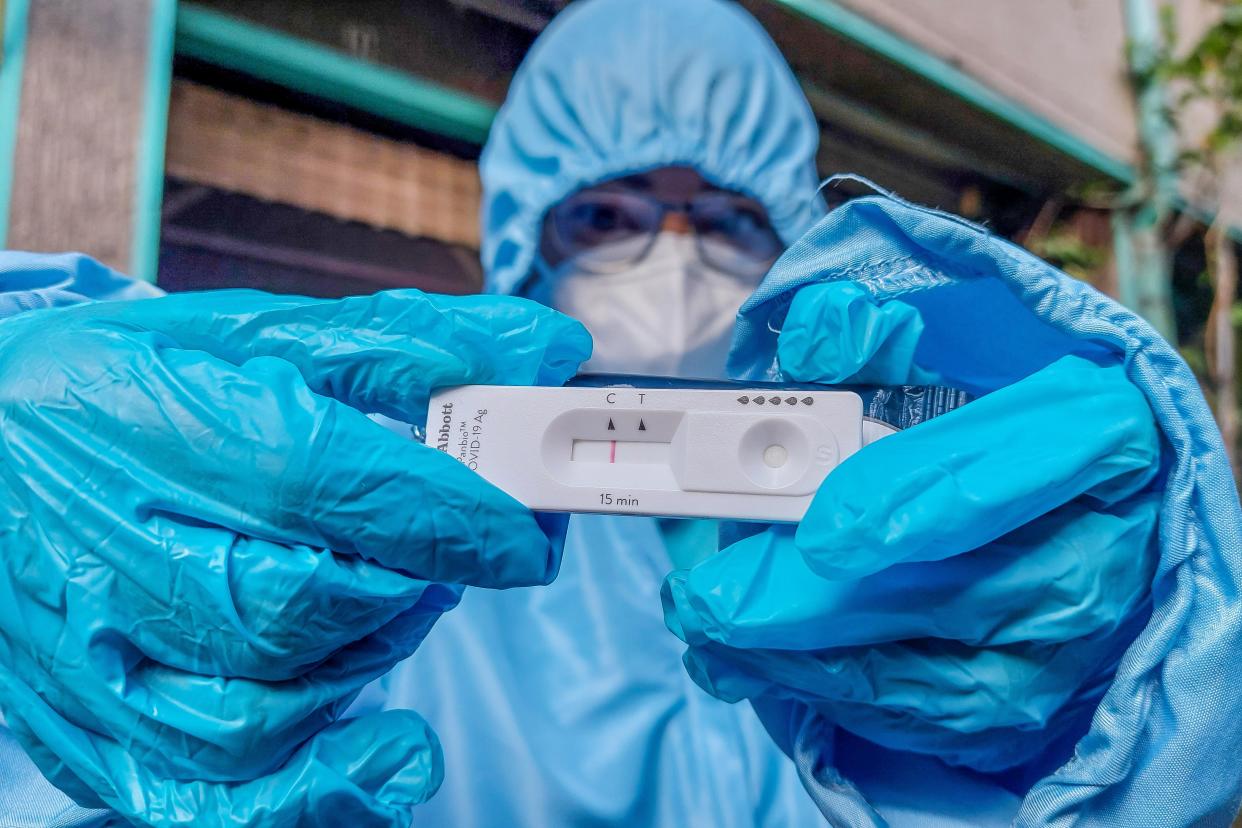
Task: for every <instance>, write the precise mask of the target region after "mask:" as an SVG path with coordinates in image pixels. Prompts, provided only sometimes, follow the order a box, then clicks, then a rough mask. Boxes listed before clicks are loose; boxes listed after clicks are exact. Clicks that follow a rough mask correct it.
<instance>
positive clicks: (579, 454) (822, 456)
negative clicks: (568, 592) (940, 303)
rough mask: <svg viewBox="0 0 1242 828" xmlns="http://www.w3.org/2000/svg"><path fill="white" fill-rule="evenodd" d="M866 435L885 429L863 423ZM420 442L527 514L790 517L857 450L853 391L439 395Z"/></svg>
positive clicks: (797, 515) (470, 391)
mask: <svg viewBox="0 0 1242 828" xmlns="http://www.w3.org/2000/svg"><path fill="white" fill-rule="evenodd" d="M867 423H868V427H867V432H868V433H867V438H868V441H869V440H870V439H874V438H875V437H877V436H880V435H881V434H883V433H889V432H891V431H892V429H891V428H890V427H888V426H884V425H883V424H879V423H875V422H874V421H867ZM426 442H427V444H428V445H429V446H432V447H434V448H437V449H439V450H440V451H443V452H446V453H447V454H450V455H452V456H453V457H455V458H457V459H458V460H459V461H460V462H462V463H464V464H466V465H467V466H469V467H470V468H471V469H474V470H475V471H477V472H478V473H479V474H480V475H482V476H483V477H484V478H485V479H487V480H488V481H490V482H491V483H493V484H494V485H496V486H497V487H499V488H500V489H502V490H504V491H505V492H507V493H509V494H510V495H511V496H513V497H514V498H515V499H517V500H518V501H520V502H521V503H523V504H525V505H526V506H528V507H530V508H531V509H534V510H541V511H558V512H602V513H619V514H639V515H667V516H679V517H715V518H727V519H732V520H757V521H773V522H781V521H797V520H799V519H801V518H802V516H803V514H805V512H806V510H807V508H808V507H809V506H810V503H811V499H812V497H814V495H815V492H816V490H817V489H818V488H819V485H820V483H822V482H823V480H824V478H825V477H826V476H827V475H828V473H829V472H831V471H832V470H833V469H834V468H836V467H837V466H838V465H839V464H840V463H841V462H842V461H843V460H845V459H846V458H848V457H849V456H850V455H852V454H854V453H855V452H857V451H858V450H859V448H861V447H862V445H863V444H864V416H863V401H862V398H861V397H860V396H859V395H858V394H857V393H854V392H853V391H838V390H826V391H825V390H815V391H811V390H792V389H774V388H762V389H761V388H755V389H751V390H747V389H746V388H745V387H743V386H739V387H730V388H727V389H704V388H659V387H645V388H644V387H629V386H603V387H567V388H532V387H511V386H488V385H468V386H460V387H457V388H449V389H445V390H442V391H440V392H439V393H437V394H436V395H434V396H433V397H432V400H431V405H430V407H429V409H428V415H427V428H426Z"/></svg>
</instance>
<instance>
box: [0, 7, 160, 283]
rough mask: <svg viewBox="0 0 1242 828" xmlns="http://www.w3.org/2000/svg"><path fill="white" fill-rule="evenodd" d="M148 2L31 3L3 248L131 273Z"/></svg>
mask: <svg viewBox="0 0 1242 828" xmlns="http://www.w3.org/2000/svg"><path fill="white" fill-rule="evenodd" d="M150 16H151V4H150V2H149V0H35V2H32V3H31V4H30V21H29V29H28V33H27V39H26V60H25V71H24V73H23V78H22V97H21V115H20V118H19V120H18V125H17V146H16V151H15V153H14V175H13V196H12V202H11V207H10V225H9V234H8V239H7V244H8V246H9V247H13V248H17V249H26V250H46V251H56V250H81V251H83V252H85V253H88V254H90V255H92V256H94V257H96V258H98V259H100V260H101V261H103V262H105V263H106V264H108V265H111V266H113V267H117V268H120V269H126V268H128V266H129V255H130V239H131V229H132V228H131V224H132V221H133V196H134V187H135V183H136V166H135V162H136V160H137V159H136V157H135V156H136V153H137V152H138V147H139V143H140V142H139V135H140V132H141V127H142V100H143V89H144V78H145V69H146V54H147V48H148V26H149V25H150V23H149V21H150Z"/></svg>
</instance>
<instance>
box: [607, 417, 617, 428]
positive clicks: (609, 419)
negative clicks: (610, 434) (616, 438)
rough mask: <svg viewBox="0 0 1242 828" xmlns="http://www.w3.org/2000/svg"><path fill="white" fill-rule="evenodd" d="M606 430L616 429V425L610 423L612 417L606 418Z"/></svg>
mask: <svg viewBox="0 0 1242 828" xmlns="http://www.w3.org/2000/svg"><path fill="white" fill-rule="evenodd" d="M608 430H609V431H616V430H617V427H616V426H615V425H613V424H612V417H609V418H608Z"/></svg>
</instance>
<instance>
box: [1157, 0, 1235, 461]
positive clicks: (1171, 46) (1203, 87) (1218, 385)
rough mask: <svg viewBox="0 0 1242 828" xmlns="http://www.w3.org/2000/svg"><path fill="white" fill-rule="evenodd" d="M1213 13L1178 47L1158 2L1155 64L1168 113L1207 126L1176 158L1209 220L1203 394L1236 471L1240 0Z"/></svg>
mask: <svg viewBox="0 0 1242 828" xmlns="http://www.w3.org/2000/svg"><path fill="white" fill-rule="evenodd" d="M1215 2H1216V4H1217V5H1218V6H1219V7H1220V17H1219V19H1218V20H1217V21H1216V22H1215V23H1214V24H1213V25H1212V26H1210V27H1209V28H1208V29H1207V31H1205V32H1204V33H1203V35H1202V36H1201V37H1200V38H1199V40H1198V41H1197V42H1195V43H1194V44H1193V45H1191V46H1190V48H1189V49H1188V50H1186V51H1185V52H1184V53H1182V54H1179V53H1178V50H1177V49H1176V46H1175V44H1176V43H1177V42H1178V31H1177V24H1176V15H1175V9H1174V7H1173V6H1172V5H1165V6H1163V7H1162V9H1161V21H1162V28H1163V30H1164V31H1163V34H1164V37H1163V41H1164V46H1163V47H1162V53H1161V55H1160V59H1159V61H1158V62H1157V64H1156V72H1157V74H1158V76H1159V77H1160V79H1161V80H1162V81H1164V82H1166V83H1168V84H1170V86H1171V87H1173V88H1174V89H1175V90H1178V95H1177V97H1176V98H1175V99H1174V100H1173V101H1172V103H1171V106H1170V111H1169V118H1170V119H1171V120H1172V122H1173V123H1174V124H1175V125H1176V126H1178V127H1179V130H1178V131H1179V133H1180V134H1181V135H1182V136H1186V135H1187V134H1188V132H1189V124H1188V122H1189V121H1190V120H1191V118H1192V117H1193V115H1195V114H1199V115H1205V116H1206V117H1207V120H1208V126H1207V129H1206V130H1204V131H1203V132H1202V137H1200V138H1198V139H1197V140H1195V141H1194V143H1193V144H1191V145H1187V146H1185V147H1183V149H1182V152H1181V154H1180V156H1179V159H1178V164H1179V166H1180V167H1181V169H1182V170H1183V171H1184V172H1186V173H1189V175H1188V176H1187V177H1186V178H1187V180H1189V181H1190V182H1192V183H1191V186H1192V188H1193V192H1192V193H1191V197H1192V198H1193V199H1194V200H1195V201H1196V202H1197V203H1199V204H1203V205H1207V206H1209V207H1210V208H1211V209H1212V211H1213V213H1214V216H1213V219H1212V222H1211V225H1210V226H1209V227H1208V230H1207V232H1206V233H1205V234H1204V245H1205V253H1206V261H1207V276H1208V278H1209V280H1210V282H1211V284H1212V288H1213V302H1212V308H1211V311H1210V313H1209V316H1208V323H1207V329H1206V331H1205V337H1204V350H1203V359H1202V366H1203V368H1204V369H1205V370H1206V376H1207V380H1208V383H1207V384H1208V390H1209V396H1210V398H1212V399H1213V401H1214V403H1215V405H1214V408H1215V411H1216V417H1217V422H1218V423H1219V424H1220V429H1221V433H1222V434H1223V435H1224V438H1225V445H1226V447H1227V450H1228V451H1229V452H1230V457H1231V461H1232V462H1233V464H1234V472H1235V475H1236V474H1237V472H1238V448H1239V445H1238V438H1239V428H1238V422H1239V411H1238V390H1237V385H1238V376H1237V373H1238V372H1237V365H1238V359H1237V357H1238V345H1237V342H1238V337H1237V330H1238V327H1239V324H1240V323H1242V305H1239V303H1238V286H1237V280H1238V259H1237V254H1236V250H1235V247H1234V240H1233V239H1232V238H1231V237H1230V233H1231V228H1232V227H1234V226H1236V225H1237V222H1238V221H1239V219H1242V209H1240V208H1242V205H1240V204H1238V203H1236V202H1237V200H1238V198H1239V196H1238V190H1239V189H1240V188H1242V173H1240V172H1239V170H1240V169H1242V153H1239V148H1240V146H1242V0H1215ZM1231 197H1232V199H1233V200H1234V203H1230V198H1231Z"/></svg>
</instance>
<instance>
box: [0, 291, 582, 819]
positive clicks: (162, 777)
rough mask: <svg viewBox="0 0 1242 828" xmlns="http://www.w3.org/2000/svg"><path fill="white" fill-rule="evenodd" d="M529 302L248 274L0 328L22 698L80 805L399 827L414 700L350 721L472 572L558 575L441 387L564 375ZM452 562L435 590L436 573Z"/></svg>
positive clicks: (5, 695)
mask: <svg viewBox="0 0 1242 828" xmlns="http://www.w3.org/2000/svg"><path fill="white" fill-rule="evenodd" d="M589 351H590V340H589V337H588V336H587V334H586V332H585V330H584V329H583V328H582V327H581V326H580V325H579V324H578V323H576V322H574V321H572V320H570V319H568V318H567V317H564V316H561V315H560V314H557V313H555V312H554V311H551V310H548V309H546V308H543V307H541V306H539V305H536V304H534V303H531V302H526V301H523V300H518V299H506V298H496V297H481V296H478V297H469V298H447V297H433V296H427V295H424V294H422V293H420V292H418V291H399V292H390V293H381V294H377V295H375V296H371V297H358V298H352V299H344V300H340V301H322V300H313V299H304V298H300V297H280V296H271V295H267V294H261V293H256V292H250V291H220V292H214V293H204V294H181V295H178V296H172V297H167V298H163V299H151V300H146V301H140V302H102V303H98V304H94V305H83V306H79V307H72V308H65V309H56V310H41V311H31V312H28V313H25V314H22V315H19V316H16V317H12V318H10V319H7V320H4V321H2V322H0V708H2V709H3V713H4V717H5V718H6V719H7V723H8V725H9V727H10V728H11V729H12V730H13V732H14V733H15V734H16V735H17V737H18V739H19V740H20V741H21V742H22V744H23V746H24V747H25V748H26V750H27V751H28V753H29V754H30V756H31V757H32V758H33V759H34V760H35V762H36V763H37V764H38V765H39V767H40V769H41V770H42V771H43V772H44V774H45V775H47V776H48V777H49V778H50V779H51V780H52V781H53V782H54V783H55V784H56V785H57V786H59V787H60V788H61V789H62V790H65V791H66V792H67V793H69V794H70V795H71V796H73V797H74V798H75V799H77V800H78V801H79V802H80V803H81V804H83V805H88V806H89V805H94V806H101V805H103V804H106V805H107V806H109V807H111V808H114V809H115V810H117V811H118V812H120V813H121V814H122V815H124V816H125V817H128V818H129V819H131V820H134V821H139V822H146V823H150V824H158V825H195V826H213V825H237V824H247V825H262V826H292V825H299V826H301V825H332V826H336V825H351V826H355V825H356V826H380V825H385V826H386V825H406V824H408V822H409V810H408V808H409V806H410V805H411V804H413V803H416V802H419V801H422V800H424V799H425V798H427V797H428V796H430V795H431V794H432V793H433V792H434V791H435V789H436V787H437V785H438V784H439V781H440V778H441V773H442V771H441V756H440V751H439V745H438V743H437V741H436V739H435V735H434V734H433V733H432V732H431V730H430V729H429V728H428V727H427V726H426V725H425V724H424V723H423V722H422V720H421V719H419V718H418V717H417V716H416V715H415V714H414V713H411V712H405V711H394V712H389V713H384V714H379V715H377V716H369V717H363V718H360V719H352V720H344V721H338V716H339V715H340V714H341V713H342V711H344V709H345V707H346V706H347V705H348V704H349V702H350V701H351V700H352V699H353V697H354V696H355V695H356V694H357V692H358V690H359V689H360V688H361V687H362V686H363V685H364V684H366V683H367V682H368V681H370V680H371V679H373V678H375V677H377V676H379V675H382V674H383V673H385V672H386V671H387V670H388V669H389V668H390V667H392V666H393V665H394V664H396V663H397V662H398V661H400V660H401V659H403V658H404V657H406V656H407V655H409V654H410V653H411V652H412V651H413V650H414V649H415V648H416V647H417V646H418V644H419V642H420V641H421V640H422V638H423V636H424V635H425V634H426V632H427V631H428V629H429V628H430V626H431V625H432V623H433V622H434V621H435V619H436V618H437V617H438V616H439V615H440V614H441V613H442V612H444V611H445V610H447V609H449V608H451V607H452V606H453V605H454V604H455V603H456V602H457V599H458V597H459V594H460V589H461V588H460V586H458V585H461V584H475V585H479V586H486V587H511V586H518V585H528V584H540V583H546V582H548V581H549V580H551V579H552V578H553V577H554V575H555V573H556V570H557V567H558V565H559V538H557V537H555V534H556V533H555V532H552V533H551V535H552V536H553V537H552V539H550V537H549V533H545V531H544V530H543V529H542V528H541V525H540V524H539V523H537V522H536V520H535V518H534V517H533V516H532V515H531V513H530V512H529V511H527V510H526V509H525V508H524V507H522V506H520V505H519V504H518V503H517V502H516V501H514V500H513V499H511V498H510V497H508V496H507V495H505V494H504V493H502V492H501V491H499V490H498V489H496V488H494V487H492V486H490V485H488V484H487V483H485V482H484V481H483V480H482V479H481V478H480V477H478V476H477V475H476V474H475V473H474V472H471V471H470V470H469V469H467V468H466V467H465V466H464V465H462V464H461V463H459V462H457V461H456V460H455V459H454V458H452V457H450V456H449V455H447V454H444V453H442V452H439V451H437V450H436V449H435V448H433V447H428V446H424V445H421V444H419V443H416V442H415V441H413V440H410V439H406V438H403V437H402V436H399V435H397V434H394V433H392V432H390V431H388V430H387V429H385V428H384V427H382V426H380V425H377V424H376V423H374V422H372V421H371V420H370V419H369V418H368V417H367V416H366V414H364V413H363V412H378V413H382V414H385V415H388V416H391V417H395V418H397V419H400V420H404V421H406V422H421V421H422V420H423V419H424V417H425V414H426V407H427V400H428V394H429V390H430V389H433V388H435V387H438V386H446V385H454V384H461V383H509V384H540V383H555V384H559V383H561V382H563V381H564V380H565V379H566V378H567V377H568V376H570V375H571V374H572V373H573V372H574V370H575V369H576V367H577V365H578V363H579V362H580V361H581V360H582V359H583V358H585V357H586V356H587V354H588V353H589ZM432 582H439V583H432Z"/></svg>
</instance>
